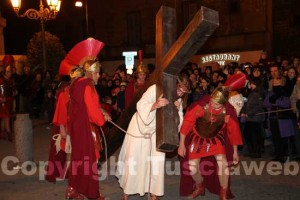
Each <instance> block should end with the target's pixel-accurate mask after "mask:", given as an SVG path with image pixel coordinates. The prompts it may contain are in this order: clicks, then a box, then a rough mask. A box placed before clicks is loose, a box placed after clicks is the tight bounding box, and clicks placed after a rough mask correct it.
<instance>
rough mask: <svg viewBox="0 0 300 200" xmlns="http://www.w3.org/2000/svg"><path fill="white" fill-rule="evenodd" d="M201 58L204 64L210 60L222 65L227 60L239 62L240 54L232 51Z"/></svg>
mask: <svg viewBox="0 0 300 200" xmlns="http://www.w3.org/2000/svg"><path fill="white" fill-rule="evenodd" d="M201 60H202V63H203V64H204V63H208V62H218V63H219V64H220V65H225V62H226V61H231V62H238V61H239V60H240V55H239V54H230V53H222V54H210V55H207V56H203V57H202V58H201Z"/></svg>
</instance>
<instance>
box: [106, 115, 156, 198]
mask: <svg viewBox="0 0 300 200" xmlns="http://www.w3.org/2000/svg"><path fill="white" fill-rule="evenodd" d="M136 113H137V115H136V120H137V125H138V129H139V133H140V134H141V135H142V136H136V135H133V134H130V133H129V132H127V131H125V130H124V129H123V128H121V127H120V126H119V125H117V124H116V123H114V122H112V121H111V120H108V122H110V123H111V124H112V125H114V126H115V127H117V128H118V129H120V130H121V131H122V132H124V133H125V134H127V135H130V136H131V137H134V138H144V139H150V152H149V156H150V169H149V187H148V200H151V194H150V193H151V192H150V189H151V175H152V157H151V156H152V139H151V137H152V135H153V134H154V133H155V131H153V132H152V133H144V134H143V133H142V132H141V129H140V126H139V123H138V117H140V115H139V113H138V112H136Z"/></svg>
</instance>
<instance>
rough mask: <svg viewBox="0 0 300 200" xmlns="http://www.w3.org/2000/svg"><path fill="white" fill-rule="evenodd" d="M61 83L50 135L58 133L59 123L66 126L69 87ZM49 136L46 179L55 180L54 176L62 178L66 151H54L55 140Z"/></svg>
mask: <svg viewBox="0 0 300 200" xmlns="http://www.w3.org/2000/svg"><path fill="white" fill-rule="evenodd" d="M61 84H62V85H61V86H60V88H59V89H58V90H57V93H56V106H55V113H54V117H53V120H52V122H53V126H52V137H53V136H54V135H57V134H59V132H60V125H64V126H65V127H67V116H68V114H67V108H68V102H69V88H68V83H61ZM52 137H51V144H50V151H49V160H48V167H47V173H46V177H45V178H46V180H48V181H49V182H56V178H63V176H64V174H65V170H66V166H65V164H66V153H65V152H64V151H63V150H60V151H59V152H57V153H56V147H55V140H53V139H52Z"/></svg>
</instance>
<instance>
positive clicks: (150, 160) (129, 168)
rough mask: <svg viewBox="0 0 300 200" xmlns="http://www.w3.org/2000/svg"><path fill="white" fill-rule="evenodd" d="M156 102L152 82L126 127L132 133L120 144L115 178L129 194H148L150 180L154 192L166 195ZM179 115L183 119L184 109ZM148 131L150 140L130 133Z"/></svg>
mask: <svg viewBox="0 0 300 200" xmlns="http://www.w3.org/2000/svg"><path fill="white" fill-rule="evenodd" d="M155 101H156V85H152V86H150V87H149V88H148V90H147V91H146V92H145V93H144V94H143V96H142V98H141V99H140V100H139V101H138V103H137V112H136V113H135V114H134V115H133V117H132V118H131V121H130V123H129V126H128V129H127V132H128V133H129V134H130V135H129V134H126V136H125V139H124V142H123V145H122V147H121V151H120V155H119V159H118V165H117V171H116V177H117V178H118V179H119V183H120V187H121V188H122V189H123V191H124V193H125V194H128V195H131V194H140V195H141V196H143V195H145V193H147V192H149V183H150V193H151V194H154V195H156V196H162V195H164V168H165V153H162V152H158V151H156V110H153V111H151V107H152V105H153V103H155ZM170 103H171V102H170ZM179 116H180V121H181V122H182V109H180V111H179ZM149 133H151V134H152V136H151V139H149V138H136V137H133V136H131V135H134V136H137V137H141V136H143V134H149ZM174 134H177V133H174ZM150 173H151V174H150ZM149 177H151V178H150V180H149Z"/></svg>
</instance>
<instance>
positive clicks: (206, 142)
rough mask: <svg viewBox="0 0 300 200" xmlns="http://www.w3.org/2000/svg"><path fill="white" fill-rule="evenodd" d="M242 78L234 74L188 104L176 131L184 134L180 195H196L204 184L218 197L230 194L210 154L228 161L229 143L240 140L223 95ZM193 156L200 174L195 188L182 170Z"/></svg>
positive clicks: (232, 144)
mask: <svg viewBox="0 0 300 200" xmlns="http://www.w3.org/2000/svg"><path fill="white" fill-rule="evenodd" d="M237 80H238V81H237ZM245 81H246V79H245V75H243V74H239V75H235V76H234V77H233V78H231V79H229V80H228V81H227V82H226V84H225V85H226V87H218V88H216V89H215V90H214V92H213V93H212V95H211V96H208V95H207V96H204V97H203V98H202V99H200V100H198V101H196V102H194V103H193V104H192V105H191V106H190V107H189V108H188V110H187V112H186V114H185V116H184V120H183V124H182V127H181V130H180V133H181V134H182V135H185V147H186V157H184V158H182V159H181V172H182V176H181V187H180V194H181V196H187V195H191V196H192V198H196V197H197V196H199V195H204V192H205V187H206V188H207V189H208V190H209V191H210V192H212V193H215V194H219V195H220V199H222V200H223V199H230V198H233V195H232V193H231V191H230V188H229V186H230V184H228V187H227V188H222V187H220V183H219V179H218V175H217V172H218V170H217V166H218V165H217V163H216V161H215V158H214V157H212V156H215V155H226V158H227V162H228V164H229V165H230V164H231V163H232V155H233V153H232V152H233V148H232V146H237V145H241V144H242V137H241V132H240V128H239V123H238V120H237V116H236V112H235V110H234V108H233V107H232V106H231V105H230V104H229V103H228V102H227V99H228V94H229V90H230V89H231V90H235V89H238V88H241V87H243V86H244V84H245ZM213 102H217V103H218V104H219V105H222V106H220V107H218V108H216V107H214V106H213V105H212V103H213ZM200 158H201V159H200ZM194 159H200V164H199V169H198V170H200V174H201V175H202V176H203V178H204V181H203V182H202V183H199V184H196V187H195V190H193V187H192V185H194V184H195V182H194V180H193V178H192V177H191V176H190V174H189V173H186V170H189V169H188V165H189V164H188V162H189V160H194ZM205 164H206V165H207V164H209V165H208V166H209V167H210V168H209V170H210V171H209V172H210V173H207V172H208V171H207V170H208V168H205V167H203V166H205ZM200 166H201V167H200ZM212 166H213V169H211V167H212ZM205 170H206V171H205Z"/></svg>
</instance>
